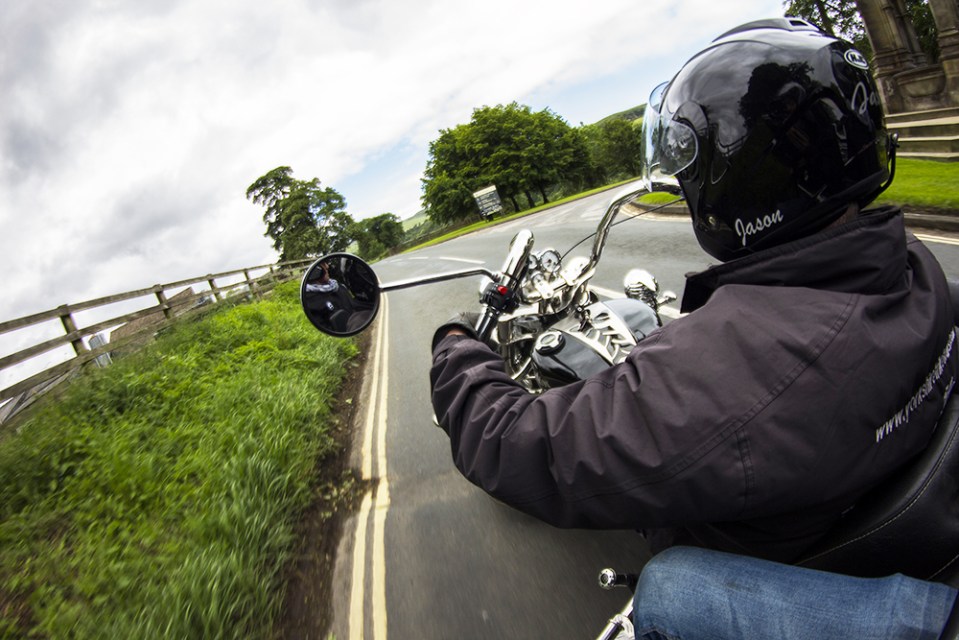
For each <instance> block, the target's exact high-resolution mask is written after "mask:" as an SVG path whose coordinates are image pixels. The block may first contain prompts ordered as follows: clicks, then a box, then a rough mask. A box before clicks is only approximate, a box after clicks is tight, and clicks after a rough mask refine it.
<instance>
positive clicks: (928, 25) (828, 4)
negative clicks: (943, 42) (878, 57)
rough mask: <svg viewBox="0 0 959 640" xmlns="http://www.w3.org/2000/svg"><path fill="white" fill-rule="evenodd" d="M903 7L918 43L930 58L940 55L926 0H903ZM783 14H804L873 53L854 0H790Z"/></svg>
mask: <svg viewBox="0 0 959 640" xmlns="http://www.w3.org/2000/svg"><path fill="white" fill-rule="evenodd" d="M905 4H906V11H907V12H908V13H909V16H910V18H911V20H912V23H913V26H914V27H915V28H916V35H917V36H918V37H919V46H920V47H921V48H922V50H923V52H925V54H926V55H927V56H929V59H930V60H931V61H936V60H938V59H939V36H938V32H937V31H936V24H935V21H934V20H933V17H932V9H930V7H929V0H905ZM784 6H785V7H786V14H787V15H792V16H797V17H799V18H803V19H805V20H808V21H809V22H811V23H813V24H814V25H816V26H818V27H819V28H820V29H822V30H823V31H825V32H826V33H828V34H830V35H833V36H836V37H839V38H842V39H844V40H848V41H849V42H851V43H853V45H854V46H855V47H856V48H857V49H859V50H860V51H862V52H863V53H864V54H866V55H867V56H869V57H872V54H873V51H872V45H871V44H870V42H869V38H868V37H867V35H866V28H865V25H864V24H863V22H862V16H861V15H860V14H859V9H858V7H857V5H856V1H855V0H789V1H787V2H785V3H784Z"/></svg>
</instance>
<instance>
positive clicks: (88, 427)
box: [0, 282, 357, 638]
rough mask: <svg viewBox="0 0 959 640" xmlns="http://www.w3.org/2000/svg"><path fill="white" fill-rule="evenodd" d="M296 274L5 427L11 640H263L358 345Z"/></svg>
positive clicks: (0, 513) (2, 523)
mask: <svg viewBox="0 0 959 640" xmlns="http://www.w3.org/2000/svg"><path fill="white" fill-rule="evenodd" d="M297 296H298V285H297V283H295V282H293V283H287V284H286V285H283V286H281V287H279V288H277V290H276V291H275V293H274V295H273V296H272V297H271V298H270V299H269V300H267V301H261V302H257V303H254V304H249V305H242V306H237V307H234V308H231V309H225V310H223V311H219V312H217V313H215V314H214V315H212V316H208V317H207V318H205V319H203V320H200V321H195V322H189V323H187V324H184V325H180V326H177V327H175V328H174V330H173V331H171V332H170V333H169V334H168V335H166V336H164V337H162V338H161V339H159V340H158V341H157V342H155V343H154V344H152V345H150V346H148V347H147V348H145V349H144V350H143V351H141V352H139V353H137V354H135V355H132V356H129V357H127V358H124V359H120V360H118V361H117V362H116V363H115V364H114V365H113V366H111V367H109V368H106V369H102V370H93V369H91V370H89V371H88V372H86V373H85V374H84V377H85V379H84V380H81V381H77V382H76V383H74V384H72V385H70V386H69V388H67V389H66V390H65V391H64V393H63V394H62V396H61V397H60V398H58V400H57V402H55V403H49V404H45V405H44V406H42V407H39V408H38V409H37V410H36V411H34V412H32V413H31V415H30V416H29V417H28V418H27V419H26V420H25V421H24V422H23V423H22V424H20V425H19V428H18V430H17V433H16V434H7V435H6V436H5V437H4V438H2V439H0V637H11V638H12V637H25V636H27V637H51V638H161V637H162V638H236V637H244V638H250V637H267V636H269V634H270V631H271V628H272V626H273V623H274V619H275V617H276V615H277V613H278V609H279V605H280V602H281V597H282V584H281V582H282V581H281V569H282V567H283V564H284V562H285V560H286V559H287V557H288V554H289V552H290V550H291V548H292V544H293V541H294V529H293V527H294V524H295V522H296V521H297V517H298V515H299V514H300V513H301V511H302V510H303V509H304V508H305V507H306V505H307V504H308V502H309V500H310V493H311V481H312V479H313V478H314V476H315V469H316V465H317V461H318V460H322V459H323V458H324V457H326V456H330V455H332V454H333V453H335V449H336V446H337V445H336V443H335V442H334V440H333V438H332V437H331V435H330V421H331V419H332V418H331V406H332V402H333V400H334V394H335V393H336V392H337V390H338V388H339V386H340V383H341V380H342V379H343V376H344V374H345V370H344V369H345V367H344V364H343V363H344V362H347V361H349V359H350V358H351V357H352V356H354V355H355V353H356V349H357V348H356V346H355V344H354V343H353V342H352V341H347V340H333V339H330V338H326V337H325V336H322V335H321V334H319V333H318V332H317V331H316V330H315V329H313V328H312V327H311V326H310V325H309V324H308V323H307V322H306V321H305V320H304V319H303V316H302V312H301V310H300V306H299V303H298V299H297Z"/></svg>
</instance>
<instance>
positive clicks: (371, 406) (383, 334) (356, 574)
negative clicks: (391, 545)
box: [349, 296, 390, 640]
mask: <svg viewBox="0 0 959 640" xmlns="http://www.w3.org/2000/svg"><path fill="white" fill-rule="evenodd" d="M382 300H383V302H382V306H381V308H380V322H379V326H378V332H377V334H378V335H377V338H376V348H375V349H374V355H373V374H372V375H373V379H372V381H371V384H370V401H369V403H368V404H367V409H366V411H367V413H366V424H365V426H364V433H363V447H362V450H361V457H362V460H361V469H362V477H363V479H364V480H372V481H373V482H374V486H373V487H372V489H371V490H370V491H368V492H367V494H366V495H365V496H363V502H362V504H361V505H360V511H359V514H358V515H357V518H356V531H355V534H354V537H353V572H352V573H353V584H352V586H351V589H350V626H349V637H350V638H351V639H355V640H363V639H364V638H365V635H366V617H365V615H364V614H365V611H366V593H365V591H364V590H365V588H366V569H367V546H366V538H367V534H368V532H369V528H370V515H371V514H372V520H373V544H372V549H371V550H370V592H371V596H370V597H371V603H370V612H371V615H372V623H371V625H370V626H371V628H372V630H373V638H374V639H376V640H386V545H385V538H386V536H385V529H386V514H387V511H388V509H389V506H390V486H389V481H388V479H387V473H386V407H387V404H386V401H387V390H388V388H389V387H388V382H389V378H388V370H389V342H388V338H389V334H388V329H387V326H388V324H389V310H388V307H387V303H386V300H387V296H383V299H382ZM374 443H375V446H376V455H375V456H374V455H373V446H374ZM374 463H375V466H374Z"/></svg>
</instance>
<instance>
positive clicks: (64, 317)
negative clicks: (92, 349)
mask: <svg viewBox="0 0 959 640" xmlns="http://www.w3.org/2000/svg"><path fill="white" fill-rule="evenodd" d="M57 311H59V312H60V322H62V323H63V329H64V331H66V332H67V335H70V334H71V333H74V332H75V331H76V330H77V324H76V323H75V322H74V321H73V315H72V314H71V313H70V310H69V309H68V308H67V305H62V306H60V307H59V308H58V309H57ZM70 344H72V345H73V350H74V352H76V354H77V355H80V354H82V353H83V352H84V351H86V350H87V347H86V345H84V344H83V338H77V339H75V340H71V341H70Z"/></svg>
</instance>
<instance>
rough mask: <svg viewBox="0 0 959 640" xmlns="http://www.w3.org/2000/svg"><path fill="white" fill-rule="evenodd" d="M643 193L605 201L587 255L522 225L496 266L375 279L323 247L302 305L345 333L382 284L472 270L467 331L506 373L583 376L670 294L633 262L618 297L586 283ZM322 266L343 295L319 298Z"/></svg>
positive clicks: (369, 315) (535, 388)
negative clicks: (543, 242) (540, 242)
mask: <svg viewBox="0 0 959 640" xmlns="http://www.w3.org/2000/svg"><path fill="white" fill-rule="evenodd" d="M644 193H646V191H645V190H638V191H637V190H633V191H630V192H629V193H627V194H625V195H623V196H621V197H618V198H616V199H615V200H614V201H613V202H612V203H611V204H610V206H609V207H608V208H607V210H606V213H605V215H604V216H603V218H602V219H601V220H600V222H599V225H598V228H597V230H596V232H595V234H593V235H594V241H593V245H592V250H591V251H590V255H589V256H588V257H586V256H576V257H573V258H571V259H567V256H564V255H560V253H559V252H558V251H556V250H555V249H552V248H546V249H543V250H534V238H533V234H532V233H531V232H530V231H528V230H522V231H520V232H519V233H518V234H516V236H515V237H514V238H513V240H512V242H511V243H510V247H509V251H508V254H507V257H506V260H505V262H504V264H503V268H502V269H501V270H500V271H498V272H492V271H490V270H488V269H486V268H482V267H480V268H471V269H465V270H460V271H453V272H448V273H442V274H438V275H431V276H426V277H420V278H413V279H410V280H402V281H397V282H391V283H386V284H380V283H379V281H378V279H377V278H376V275H375V273H374V272H373V270H372V268H371V267H370V266H369V265H368V264H367V263H366V262H364V261H363V260H361V259H360V258H358V257H356V256H353V255H350V254H346V253H335V254H330V255H327V256H324V257H322V258H320V259H319V260H317V261H316V262H315V263H314V265H313V266H312V267H311V268H310V269H308V270H307V272H306V275H305V276H304V278H303V284H302V288H301V299H302V302H303V308H304V311H305V312H306V315H307V317H308V318H309V319H310V321H311V322H312V323H313V325H314V326H315V327H316V328H317V329H319V330H320V331H323V332H324V333H327V334H329V335H334V336H349V335H353V334H355V333H359V332H360V331H362V330H363V329H365V328H366V327H367V326H369V324H370V323H371V322H372V321H373V319H374V318H375V316H376V311H377V310H378V305H379V295H380V294H382V293H386V292H389V291H394V290H397V289H403V288H407V287H414V286H420V285H424V284H431V283H437V282H444V281H448V280H453V279H458V278H466V277H476V276H482V277H483V282H482V284H481V287H480V289H481V294H480V303H481V305H482V307H483V312H482V314H481V316H480V318H479V321H478V322H477V324H476V327H475V330H476V334H477V336H478V337H479V338H480V339H481V340H483V341H485V342H487V343H488V344H490V345H491V346H492V347H493V349H494V350H495V351H496V352H497V353H499V355H500V356H501V357H502V358H503V362H504V363H505V364H506V370H507V373H508V374H509V375H510V376H511V377H512V378H513V379H514V380H516V381H517V382H519V383H520V384H521V385H523V387H525V388H526V389H527V390H529V391H530V392H532V393H541V392H542V391H544V390H546V389H549V388H551V387H555V386H561V385H565V384H569V383H571V382H575V381H576V380H581V379H584V378H587V377H589V376H591V375H593V374H595V373H598V372H599V371H601V370H602V369H604V368H606V367H609V366H611V365H614V364H619V363H620V362H622V361H623V360H625V358H626V356H627V355H628V354H629V352H630V350H631V349H632V348H633V347H634V346H635V345H636V344H637V343H638V342H639V341H640V340H642V339H643V338H645V337H646V336H647V335H648V334H649V333H650V332H652V331H653V330H655V329H656V328H658V327H660V326H662V324H663V323H662V318H661V316H660V313H659V311H660V308H661V307H662V305H664V304H667V303H669V302H672V301H673V300H675V299H676V295H675V294H674V293H673V292H671V291H662V290H661V289H660V287H659V284H658V283H657V281H656V279H655V278H654V277H653V275H652V274H650V273H649V272H648V271H646V270H644V269H638V268H637V269H632V270H631V271H629V273H627V274H626V276H625V278H624V284H623V295H624V297H623V298H614V299H609V300H604V299H601V298H600V296H599V295H598V294H597V292H596V291H595V290H594V289H592V288H591V287H590V280H591V279H592V277H593V275H594V274H595V272H596V266H597V264H598V263H599V260H600V257H601V256H602V252H603V248H604V246H605V244H606V240H607V237H608V235H609V231H610V228H611V227H612V226H613V224H614V220H615V219H616V218H617V216H618V215H619V214H620V212H621V210H622V209H623V207H625V206H626V205H627V204H629V203H631V202H633V201H634V200H635V199H636V198H637V197H639V196H640V195H642V194H644ZM663 206H665V205H663ZM651 210H652V209H651ZM568 253H569V252H567V255H568ZM327 272H328V273H329V276H330V277H332V278H334V279H335V280H336V281H337V282H339V283H342V285H343V286H344V288H345V289H346V291H348V292H349V294H350V300H343V301H334V300H329V299H324V300H322V301H321V300H320V298H321V297H324V298H328V297H329V294H328V293H324V292H321V291H320V288H319V287H317V286H311V285H309V284H308V283H312V282H319V280H320V279H322V277H323V275H324V273H327ZM333 306H335V307H336V308H335V309H333V308H332V307H333ZM323 309H325V310H326V311H327V312H328V313H323Z"/></svg>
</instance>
